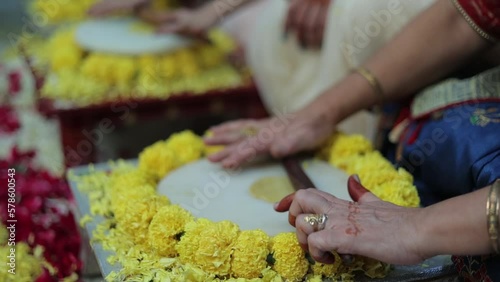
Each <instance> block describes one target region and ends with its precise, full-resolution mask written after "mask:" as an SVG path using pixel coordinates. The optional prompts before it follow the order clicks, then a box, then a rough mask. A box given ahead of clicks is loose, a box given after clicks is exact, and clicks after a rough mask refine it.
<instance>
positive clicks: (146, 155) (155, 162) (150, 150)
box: [139, 141, 179, 180]
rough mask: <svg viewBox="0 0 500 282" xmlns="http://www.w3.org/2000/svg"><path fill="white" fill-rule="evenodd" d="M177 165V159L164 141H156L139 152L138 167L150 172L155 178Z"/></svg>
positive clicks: (160, 176) (160, 177) (158, 178)
mask: <svg viewBox="0 0 500 282" xmlns="http://www.w3.org/2000/svg"><path fill="white" fill-rule="evenodd" d="M178 166H179V160H178V158H177V156H176V154H175V152H174V151H173V150H171V149H170V148H169V147H168V146H167V143H166V142H165V141H158V142H156V143H154V144H153V145H151V146H149V147H147V148H145V149H144V150H143V151H142V152H141V153H140V154H139V168H140V169H142V170H144V171H146V172H148V173H151V174H152V175H153V176H154V177H155V179H156V180H160V179H162V178H163V177H164V176H165V175H167V173H169V172H170V171H172V170H173V169H175V168H177V167H178Z"/></svg>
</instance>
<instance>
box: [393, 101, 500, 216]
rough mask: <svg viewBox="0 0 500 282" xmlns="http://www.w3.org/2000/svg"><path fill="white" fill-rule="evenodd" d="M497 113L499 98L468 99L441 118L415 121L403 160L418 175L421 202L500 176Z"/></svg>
mask: <svg viewBox="0 0 500 282" xmlns="http://www.w3.org/2000/svg"><path fill="white" fill-rule="evenodd" d="M484 112H486V113H485V114H484ZM497 114H498V115H499V117H500V103H496V102H490V103H475V104H463V105H459V106H455V107H453V108H449V109H446V110H444V111H443V112H442V116H441V117H440V118H438V119H432V118H430V119H428V120H425V121H415V122H413V123H412V124H411V125H410V127H409V130H408V132H407V134H406V135H405V139H404V140H403V142H404V143H403V146H404V147H403V148H404V149H403V160H402V161H400V164H401V165H402V166H403V167H405V168H406V169H407V170H409V171H410V172H411V173H412V174H413V176H414V177H415V185H416V186H417V189H418V190H419V193H420V197H421V202H422V205H424V206H427V205H430V204H433V203H436V202H438V201H442V200H445V199H448V198H451V197H454V196H458V195H462V194H465V193H469V192H472V191H474V190H476V189H479V188H482V187H485V186H487V185H488V184H491V183H493V182H494V181H495V179H497V178H500V119H498V120H497V119H495V117H496V115H497ZM478 119H482V122H478V121H477V120H478ZM488 119H489V120H490V121H489V122H485V120H488ZM485 123H486V124H485ZM419 128H420V130H419ZM415 135H416V136H417V138H416V141H415V142H413V143H412V144H410V143H411V142H409V141H410V139H411V138H412V137H415Z"/></svg>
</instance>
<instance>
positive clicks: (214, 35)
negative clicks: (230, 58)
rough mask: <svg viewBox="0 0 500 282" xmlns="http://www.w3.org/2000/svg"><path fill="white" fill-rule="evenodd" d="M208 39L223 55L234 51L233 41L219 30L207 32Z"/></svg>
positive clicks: (234, 44)
mask: <svg viewBox="0 0 500 282" xmlns="http://www.w3.org/2000/svg"><path fill="white" fill-rule="evenodd" d="M208 39H209V40H210V42H212V44H214V45H215V46H217V48H219V49H220V50H222V51H223V52H225V53H229V52H232V51H234V50H235V49H236V43H235V41H234V40H233V39H232V38H231V37H230V36H229V35H228V34H227V33H225V32H223V31H222V30H220V29H211V30H210V31H209V32H208Z"/></svg>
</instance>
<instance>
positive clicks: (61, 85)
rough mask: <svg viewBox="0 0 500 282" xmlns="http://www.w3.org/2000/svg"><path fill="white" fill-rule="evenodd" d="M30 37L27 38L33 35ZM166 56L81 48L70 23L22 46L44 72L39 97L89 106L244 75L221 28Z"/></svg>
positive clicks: (225, 84)
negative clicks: (233, 62)
mask: <svg viewBox="0 0 500 282" xmlns="http://www.w3.org/2000/svg"><path fill="white" fill-rule="evenodd" d="M31 37H33V36H27V38H31ZM208 38H209V40H210V43H206V42H205V43H204V42H197V43H193V44H192V45H190V46H187V47H184V48H180V49H177V50H175V51H173V52H169V53H166V54H144V55H138V56H131V55H116V54H107V53H100V52H90V51H87V50H83V49H82V48H81V47H80V46H79V45H78V44H77V42H76V40H75V28H74V27H71V26H70V27H67V26H65V27H61V28H58V29H57V30H56V31H55V32H54V33H53V34H52V35H51V36H50V38H48V39H46V40H36V39H30V40H28V42H24V41H23V42H21V43H20V44H21V45H22V46H23V48H24V49H25V51H26V53H28V54H29V55H30V56H32V57H34V60H33V64H34V65H33V67H34V68H35V69H36V70H37V71H39V72H40V73H43V74H44V75H45V82H44V85H43V87H42V89H41V96H42V97H45V98H49V99H54V100H58V101H60V102H63V103H70V104H73V105H76V106H87V105H92V104H99V103H105V102H113V101H116V100H124V99H167V98H168V97H170V96H171V95H175V94H182V93H193V94H202V93H206V92H207V91H209V90H214V89H224V88H231V87H237V86H241V85H243V84H244V83H245V81H246V78H245V77H244V76H245V75H244V74H241V73H240V72H239V71H238V70H236V69H235V68H234V67H233V66H232V65H231V64H230V63H229V62H228V61H227V60H226V55H227V54H229V53H230V52H231V51H232V50H234V49H235V47H236V46H235V42H234V41H233V40H232V39H231V38H230V37H229V35H227V34H225V33H224V32H222V31H221V30H218V29H214V30H211V31H210V32H209V33H208Z"/></svg>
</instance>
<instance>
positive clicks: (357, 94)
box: [317, 0, 491, 122]
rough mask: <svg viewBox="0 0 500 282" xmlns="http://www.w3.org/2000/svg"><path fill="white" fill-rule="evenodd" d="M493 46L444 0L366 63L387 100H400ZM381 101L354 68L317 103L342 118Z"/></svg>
mask: <svg viewBox="0 0 500 282" xmlns="http://www.w3.org/2000/svg"><path fill="white" fill-rule="evenodd" d="M490 46H491V44H490V43H488V42H487V41H486V40H484V39H483V38H481V37H480V36H479V35H477V34H476V32H475V31H474V30H473V29H472V28H471V27H470V26H469V25H468V23H467V22H466V21H465V20H464V18H463V17H462V15H460V14H459V13H458V11H457V10H456V8H455V7H454V6H453V4H452V3H451V2H450V1H446V0H440V1H437V2H436V4H434V5H433V6H432V7H430V8H429V9H428V10H426V11H425V12H423V13H422V14H421V15H420V16H418V17H417V18H416V19H415V20H414V21H413V22H411V23H410V24H409V25H408V26H406V27H405V28H404V29H403V30H402V32H400V34H399V35H397V36H396V37H395V38H394V39H393V40H392V41H391V42H389V43H388V44H387V45H386V46H385V47H383V48H382V49H381V50H380V51H378V52H377V53H376V54H375V55H374V56H372V57H371V58H370V59H369V60H368V61H367V62H366V63H365V64H364V65H363V66H364V67H366V68H367V69H369V70H370V71H371V72H372V73H373V74H374V76H375V77H376V78H377V79H378V81H379V83H380V85H381V86H382V89H383V100H385V101H389V100H396V99H400V98H404V97H408V96H410V95H412V94H414V93H415V92H416V91H417V90H419V89H421V88H423V87H425V86H427V85H429V84H431V83H433V82H435V81H437V80H438V79H440V78H443V77H444V76H445V75H447V74H449V73H450V72H452V71H453V70H456V69H457V68H458V67H459V66H461V65H463V63H464V62H467V61H468V60H470V59H471V58H473V57H474V56H475V55H477V54H478V53H480V52H482V51H484V50H486V49H487V48H490ZM359 84H361V85H359ZM381 100H382V99H381V97H378V96H377V95H376V93H375V92H374V91H373V89H372V88H371V87H370V84H369V83H368V81H367V80H366V79H365V78H364V77H362V76H361V75H359V74H357V73H352V74H350V75H348V76H347V77H346V78H345V79H344V80H342V81H341V82H340V83H338V84H337V85H335V86H333V87H332V88H331V89H330V90H328V91H327V92H326V93H325V94H323V95H322V96H320V98H319V99H318V100H317V103H318V104H321V105H324V104H328V105H330V107H331V109H330V110H331V111H333V113H332V115H333V116H332V119H333V121H334V122H338V121H340V120H342V119H344V118H346V117H348V116H350V115H351V114H353V113H355V112H357V111H359V110H361V109H365V108H369V107H371V106H373V105H375V104H377V103H379V102H380V101H381Z"/></svg>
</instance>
